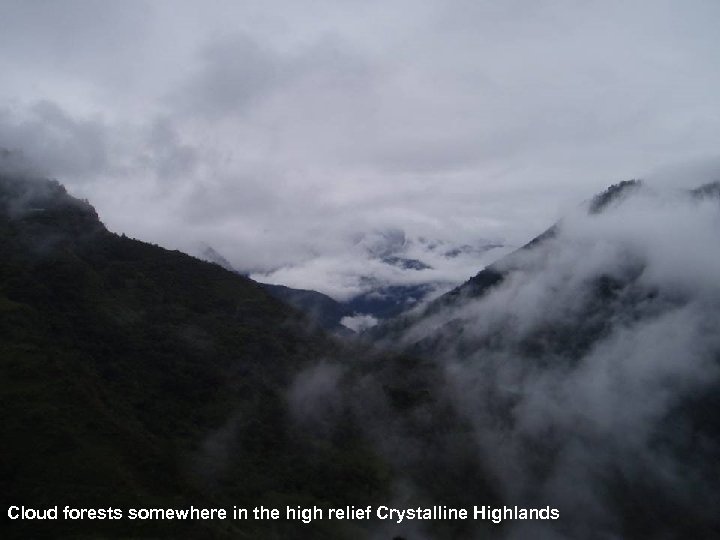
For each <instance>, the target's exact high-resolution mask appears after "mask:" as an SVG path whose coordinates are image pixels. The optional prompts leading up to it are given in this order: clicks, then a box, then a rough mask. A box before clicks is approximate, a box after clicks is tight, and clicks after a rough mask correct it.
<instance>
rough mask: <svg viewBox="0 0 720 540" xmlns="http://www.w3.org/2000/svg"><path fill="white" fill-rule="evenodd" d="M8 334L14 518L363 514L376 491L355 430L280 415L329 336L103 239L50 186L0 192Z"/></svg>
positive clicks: (214, 276)
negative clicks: (322, 510)
mask: <svg viewBox="0 0 720 540" xmlns="http://www.w3.org/2000/svg"><path fill="white" fill-rule="evenodd" d="M0 328H1V331H0V359H1V361H0V395H1V396H2V403H3V407H2V409H1V412H0V425H2V428H0V430H1V431H2V435H1V438H2V440H3V444H2V446H1V447H0V452H1V456H0V478H2V485H3V489H2V499H3V502H4V503H6V504H7V505H9V504H26V505H28V506H32V507H36V508H37V507H43V506H50V505H53V504H59V503H62V504H70V505H77V506H83V505H85V506H89V507H92V506H94V504H97V502H98V501H101V502H102V504H103V505H113V504H114V505H135V507H138V506H143V505H145V506H152V505H171V504H176V505H182V504H186V505H188V504H196V505H198V504H202V503H205V504H208V505H210V504H211V503H215V504H218V505H222V504H226V505H227V504H235V505H239V506H242V505H253V504H258V503H260V502H262V504H265V505H272V504H273V503H278V504H279V503H280V502H286V501H291V502H292V503H294V504H303V503H304V504H307V505H312V504H314V503H318V504H322V503H323V502H327V501H330V500H331V501H333V503H339V502H341V501H343V500H348V501H352V503H353V504H360V503H361V502H362V501H367V500H369V498H370V497H376V496H377V495H378V494H380V493H382V492H383V490H384V489H385V480H384V478H385V472H384V468H383V466H382V464H381V463H380V462H379V460H378V459H377V458H376V457H375V455H374V453H373V452H371V451H369V450H366V449H364V448H366V445H364V444H363V443H362V442H361V441H360V440H359V438H358V437H359V436H358V433H357V432H356V431H354V428H353V427H352V425H350V424H347V425H346V426H345V429H344V430H343V432H342V433H341V434H340V433H333V434H332V437H334V438H333V439H332V440H328V439H327V438H325V437H317V436H314V435H313V436H310V435H308V434H304V433H303V432H302V431H299V430H298V429H297V428H295V427H293V426H294V424H293V422H292V421H291V420H290V418H289V417H288V413H287V410H286V406H285V401H286V397H285V394H286V389H287V387H288V386H289V384H290V382H291V381H292V380H293V377H294V376H295V374H297V373H298V372H299V371H300V370H302V369H303V368H305V367H307V366H308V365H310V364H311V363H314V362H317V361H318V360H319V359H321V358H324V357H327V356H332V355H333V354H335V352H337V351H338V346H337V345H336V344H335V343H334V342H333V341H331V340H329V338H327V337H325V336H324V335H322V334H320V333H317V332H316V331H313V330H311V325H310V324H308V322H307V321H306V320H305V319H304V318H303V317H302V316H301V315H300V314H299V313H298V312H296V311H294V310H293V309H291V308H289V307H287V306H286V305H285V304H282V303H281V302H279V301H277V300H275V299H274V298H272V297H271V296H269V295H268V294H267V293H266V292H265V291H264V290H263V289H262V288H261V287H260V286H258V285H257V284H256V283H254V282H252V281H251V280H249V279H246V278H244V277H242V276H238V275H237V274H235V273H232V272H229V271H227V270H225V269H223V268H220V267H219V266H217V265H214V264H209V263H205V262H202V261H199V260H197V259H194V258H192V257H189V256H187V255H184V254H182V253H180V252H175V251H168V250H165V249H162V248H160V247H157V246H154V245H150V244H146V243H143V242H140V241H137V240H133V239H130V238H126V237H124V236H119V235H116V234H113V233H110V232H108V231H107V230H106V229H105V227H104V226H103V225H102V223H101V222H100V221H99V220H98V217H97V215H96V213H95V211H94V209H93V208H92V207H91V206H90V205H89V204H88V203H87V202H84V201H80V200H77V199H74V198H72V197H71V196H69V195H68V194H67V193H66V192H65V190H64V188H62V187H61V186H60V185H59V184H57V183H55V182H50V181H46V180H26V179H17V178H8V177H4V178H1V179H0ZM285 526H287V525H285V524H277V525H275V528H276V529H277V531H276V532H277V533H278V534H279V533H280V531H282V528H283V527H285ZM116 527H117V526H116ZM164 527H165V528H163V529H162V534H163V535H169V536H173V535H175V536H177V535H181V536H186V535H188V534H190V535H195V536H198V537H199V536H202V537H207V538H209V537H213V536H218V537H222V536H224V535H230V536H232V537H237V536H236V535H237V534H239V533H241V532H243V531H245V534H250V533H251V532H252V529H250V530H248V529H247V526H246V525H242V526H238V525H237V524H236V525H234V526H233V527H231V529H229V530H226V529H227V525H223V528H220V527H219V526H218V527H216V526H215V525H213V524H212V523H211V524H210V525H205V526H201V529H203V531H200V532H199V531H195V532H194V533H193V532H192V530H188V529H187V528H186V527H187V525H185V526H184V527H183V528H181V529H179V528H178V529H174V528H173V527H177V526H173V525H172V524H170V525H167V524H165V525H164ZM207 527H209V528H210V530H204V529H205V528H207ZM150 528H151V529H152V527H150ZM320 529H322V525H321V526H320ZM92 530H93V531H94V532H95V533H99V532H100V531H103V530H104V532H105V533H107V534H109V535H111V536H112V535H114V534H119V532H118V531H116V530H115V529H113V525H112V524H111V523H107V522H106V523H98V524H96V525H95V527H94V528H93V529H92ZM143 530H144V529H143ZM333 530H334V532H333V533H332V534H331V533H327V534H331V537H334V536H332V535H335V534H340V532H339V531H338V530H337V528H335V529H333ZM32 531H33V532H32V534H33V536H35V537H37V535H38V529H32ZM173 531H174V532H173ZM179 531H182V534H180V532H179ZM306 531H307V534H309V535H311V536H312V537H318V536H313V534H314V535H319V534H321V532H322V531H321V530H320V531H319V530H316V529H312V528H307V529H306ZM136 532H138V531H136ZM14 533H15V534H16V535H17V536H18V537H26V535H25V536H24V535H23V532H22V531H21V530H19V529H17V528H16V529H14ZM45 533H46V534H48V535H49V536H52V537H56V536H57V535H58V534H59V533H60V531H59V530H58V529H57V528H54V529H52V532H51V531H50V529H49V528H48V529H45ZM68 534H71V533H70V532H69V533H68ZM123 534H129V532H128V531H127V530H125V531H124V532H123Z"/></svg>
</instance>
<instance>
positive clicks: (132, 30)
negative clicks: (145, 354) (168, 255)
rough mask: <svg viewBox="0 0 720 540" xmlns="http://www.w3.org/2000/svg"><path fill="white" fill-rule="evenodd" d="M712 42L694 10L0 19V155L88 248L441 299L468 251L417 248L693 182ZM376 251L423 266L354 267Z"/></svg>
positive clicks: (462, 3) (391, 5)
mask: <svg viewBox="0 0 720 540" xmlns="http://www.w3.org/2000/svg"><path fill="white" fill-rule="evenodd" d="M719 27H720V2H718V1H716V0H676V1H671V0H652V1H631V0H622V1H614V0H603V1H591V0H588V1H585V2H577V1H570V0H567V1H565V0H548V1H538V0H502V1H483V0H437V1H436V0H412V1H409V0H407V1H406V0H397V1H393V0H384V1H374V0H362V1H360V0H357V1H355V0H352V1H351V0H348V1H342V0H332V1H330V0H315V1H310V0H308V1H297V0H295V1H289V0H286V1H269V0H264V1H257V2H256V1H237V0H232V1H219V0H216V1H212V0H204V1H202V2H201V1H179V0H172V1H171V0H167V1H162V0H156V1H134V0H124V1H122V2H110V1H104V2H101V1H94V0H84V1H81V0H62V1H61V0H56V1H51V0H44V1H43V0H34V1H25V0H17V1H14V0H0V73H2V81H3V82H2V84H1V85H0V147H4V148H7V149H11V150H16V151H20V152H22V154H23V155H24V159H25V160H26V161H27V162H28V163H30V164H32V166H33V167H34V168H35V169H36V170H39V171H40V172H42V173H44V174H47V175H50V176H52V177H55V178H57V179H59V180H60V181H62V182H63V183H65V184H66V185H67V186H68V188H69V189H70V191H71V192H72V193H74V194H76V195H78V196H82V197H87V198H89V199H90V200H91V202H92V203H93V204H94V205H95V207H96V208H97V209H98V212H99V213H100V215H101V218H102V219H103V221H104V222H105V223H106V224H107V225H108V227H109V228H110V229H111V230H114V231H117V232H124V233H126V234H128V235H130V236H135V237H137V238H140V239H143V240H148V241H152V242H156V243H159V244H161V245H164V246H167V247H172V248H181V249H184V250H187V251H193V250H195V249H197V246H198V245H199V244H200V243H201V242H205V243H207V244H210V245H212V246H213V247H215V249H217V250H218V251H219V252H221V253H222V254H223V255H224V256H225V257H226V258H227V259H229V260H230V262H231V263H233V264H234V265H235V266H236V267H238V268H241V269H243V270H253V271H256V272H264V273H266V276H265V277H266V279H269V280H274V281H279V282H284V283H287V284H290V285H293V286H305V287H313V288H317V289H320V290H324V291H325V292H330V293H333V294H335V295H336V296H338V297H340V296H348V295H350V294H352V293H354V292H358V291H359V290H361V289H362V287H363V285H362V283H363V281H362V280H361V279H360V277H361V276H362V275H375V276H377V275H379V276H380V278H381V279H382V280H385V281H387V282H408V281H413V280H415V281H422V280H426V279H436V280H446V281H452V280H457V281H461V280H464V279H466V278H467V277H469V276H470V275H473V274H474V273H476V272H477V270H479V267H478V266H479V265H481V264H484V263H485V262H489V261H487V260H486V259H487V257H488V255H487V253H482V252H481V250H475V251H471V252H470V253H469V254H467V255H463V256H460V257H455V258H446V257H445V258H443V257H440V256H438V255H437V253H434V252H432V250H428V249H426V248H425V247H423V246H426V245H432V243H433V242H445V244H442V245H447V246H450V245H463V244H467V245H470V246H478V245H480V244H482V243H483V242H486V241H488V240H489V241H496V242H498V241H499V242H503V243H505V244H508V245H517V244H521V243H524V242H525V241H527V240H528V239H529V238H531V237H532V236H534V235H536V234H537V233H539V232H541V231H542V230H543V229H544V228H546V227H547V226H548V225H550V224H551V223H552V222H553V221H554V220H555V219H556V218H557V217H558V216H559V215H560V214H562V213H564V212H565V211H566V210H567V209H568V208H571V207H572V206H574V205H576V204H578V203H579V202H580V201H582V200H583V199H586V198H588V197H590V196H592V195H593V194H594V193H595V192H597V191H599V190H601V189H603V188H604V187H606V186H607V185H609V184H611V183H614V182H617V181H620V180H623V179H628V178H633V177H646V178H648V177H649V178H651V179H652V178H653V177H657V178H658V179H659V180H658V181H660V180H662V181H664V182H666V183H671V184H673V183H674V184H676V185H678V186H683V185H687V184H691V183H697V181H699V179H698V178H696V176H699V177H700V180H713V179H716V178H713V177H708V178H704V177H705V176H708V175H709V176H712V174H713V171H714V163H715V162H716V160H717V158H718V156H719V155H720V91H718V90H719V89H720V38H718V36H719V35H720V33H718V28H719ZM687 170H692V171H696V173H694V174H686V173H685V172H683V171H687ZM663 171H665V172H664V174H660V173H663ZM667 171H673V172H672V173H667ZM677 171H680V172H677ZM697 171H702V173H703V174H697ZM387 231H393V234H395V233H397V232H398V231H403V232H404V234H405V237H406V239H407V245H406V247H405V248H403V249H404V250H405V252H406V253H405V254H406V255H408V256H413V257H418V258H421V259H423V260H426V262H429V264H430V265H431V266H432V267H433V268H432V269H429V270H427V271H424V272H425V273H423V272H419V271H417V270H411V271H405V272H398V271H397V269H395V270H393V269H391V268H390V269H389V268H386V267H387V266H388V265H384V266H381V265H378V264H377V263H376V262H373V261H372V253H373V249H375V248H374V247H373V246H375V244H376V243H377V239H378V238H379V239H381V240H382V239H383V238H385V237H386V233H387ZM420 237H423V238H425V239H426V240H429V243H426V244H422V243H420V242H419V241H418V239H419V238H420ZM376 251H377V249H375V252H376ZM368 254H370V255H368Z"/></svg>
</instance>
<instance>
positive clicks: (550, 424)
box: [376, 182, 720, 538]
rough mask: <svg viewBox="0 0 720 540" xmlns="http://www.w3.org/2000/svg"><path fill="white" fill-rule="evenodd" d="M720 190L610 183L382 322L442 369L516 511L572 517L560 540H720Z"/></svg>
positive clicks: (389, 339)
mask: <svg viewBox="0 0 720 540" xmlns="http://www.w3.org/2000/svg"><path fill="white" fill-rule="evenodd" d="M718 193H719V191H718V184H717V183H713V184H707V185H705V186H702V187H700V188H697V189H694V190H691V191H673V192H664V191H660V190H655V189H652V188H650V187H648V186H644V185H643V184H641V183H639V182H626V183H622V184H619V185H616V186H612V187H610V188H609V189H608V190H607V191H605V192H604V193H601V194H599V195H598V196H597V197H595V198H594V199H592V200H591V201H590V202H589V203H588V204H586V205H583V207H581V208H578V209H577V210H576V212H574V213H573V214H571V215H568V216H566V217H565V218H564V219H563V220H561V221H560V222H559V223H557V224H556V225H555V226H553V227H552V228H550V229H548V230H547V231H546V232H545V233H543V234H542V235H540V236H538V237H537V238H535V239H534V240H533V241H531V242H529V243H528V244H527V245H526V246H524V247H523V248H521V249H519V250H517V251H516V252H514V253H512V254H510V255H508V256H507V257H505V258H503V259H501V260H499V261H497V262H496V263H493V264H492V265H490V266H489V267H487V268H485V269H483V270H482V271H481V272H479V273H478V274H477V275H476V276H475V277H473V278H472V279H471V280H469V281H468V282H467V283H465V284H464V285H462V286H460V287H459V288H457V289H456V290H454V291H452V292H451V293H448V294H447V295H445V296H443V297H441V298H439V299H438V300H437V301H435V302H434V303H433V304H431V305H430V306H428V308H427V309H426V310H425V311H423V312H421V313H416V314H413V315H412V316H407V317H404V318H402V319H400V320H398V321H395V322H394V323H393V324H391V325H388V326H386V327H384V328H381V329H379V330H378V331H376V335H377V336H380V338H381V339H382V340H383V341H384V342H386V343H388V344H389V345H391V346H392V348H393V349H395V350H403V351H404V352H406V353H412V354H415V355H419V356H421V357H426V358H433V359H434V360H435V361H436V362H438V363H439V364H441V365H443V366H445V373H446V376H447V378H448V379H447V380H448V387H449V391H450V392H451V393H452V394H453V395H454V396H456V399H455V401H454V403H455V406H456V407H457V410H458V411H460V413H461V414H463V415H464V417H465V418H467V419H468V420H469V421H470V422H471V423H472V425H473V426H474V429H475V433H476V435H477V441H478V451H479V453H480V454H482V455H483V461H484V463H485V464H486V466H488V467H489V468H490V469H491V470H492V471H493V473H494V475H495V478H496V479H497V481H498V483H499V485H500V486H502V488H501V492H502V497H503V498H504V500H505V501H506V504H511V503H510V501H512V504H520V505H526V506H534V505H542V504H548V503H549V504H551V505H555V506H556V507H558V508H560V511H561V513H562V515H563V516H565V518H564V520H563V523H562V525H558V526H557V527H551V529H552V531H547V532H548V534H550V536H549V537H550V538H556V537H560V538H609V537H617V538H691V537H692V538H716V537H717V536H718V534H720V520H719V519H718V516H717V513H716V512H714V511H713V510H711V508H717V504H718V503H720V469H718V467H717V458H718V455H720V423H718V421H717V407H718V405H719V404H720V401H719V400H720V341H719V339H718V336H719V335H720V334H719V333H718V329H720V281H718V276H720V250H719V249H718V244H717V238H718V236H717V232H718V229H717V224H718V223H719V222H720V200H719V199H718V196H717V195H718ZM514 530H516V531H519V532H518V534H520V537H529V536H523V535H524V534H530V533H529V529H523V527H522V526H521V525H518V526H517V527H514ZM522 531H524V533H523V532H522ZM536 533H537V531H536V530H533V532H532V537H535V534H536Z"/></svg>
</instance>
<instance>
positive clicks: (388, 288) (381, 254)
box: [198, 231, 502, 334]
mask: <svg viewBox="0 0 720 540" xmlns="http://www.w3.org/2000/svg"><path fill="white" fill-rule="evenodd" d="M408 242H409V241H408V240H407V239H406V238H405V235H404V233H402V232H401V231H388V232H386V233H384V234H382V235H380V236H379V238H375V239H374V241H373V243H372V244H371V245H370V246H369V247H368V252H369V255H370V257H372V258H376V259H377V260H379V261H381V262H383V263H384V264H387V265H389V266H394V267H397V268H400V269H402V270H416V271H421V270H427V269H430V268H431V267H430V266H429V265H428V264H426V263H425V262H423V261H421V260H419V259H414V258H407V257H403V256H400V255H398V253H402V252H403V251H404V248H405V247H406V245H407V243H408ZM419 242H420V243H423V244H427V248H428V249H429V250H441V251H442V256H444V257H447V258H454V257H457V256H458V255H460V254H461V253H482V252H485V251H489V250H492V249H495V248H498V247H502V245H501V244H499V243H492V242H487V243H485V244H482V245H478V246H474V247H473V246H470V245H467V244H463V245H455V246H454V247H449V246H448V245H447V243H443V242H435V243H431V242H429V241H427V240H426V239H420V240H419ZM198 256H199V257H200V258H202V259H204V260H206V261H209V262H213V263H216V264H218V265H220V266H222V267H223V268H226V269H228V270H231V271H234V272H238V273H241V274H243V275H245V276H248V275H249V273H247V272H242V271H241V270H237V269H235V268H234V267H233V265H232V264H231V263H230V262H229V261H228V260H227V259H226V258H225V257H224V256H223V255H222V254H220V253H219V252H218V251H217V250H216V249H214V248H213V247H212V246H210V245H208V244H204V245H202V246H201V248H200V249H199V250H198ZM363 281H364V283H365V284H366V285H365V287H364V288H365V289H366V290H365V292H362V293H360V294H356V295H354V296H352V297H351V298H350V299H348V300H342V301H340V300H335V299H333V298H332V297H330V296H328V295H326V294H323V293H320V292H318V291H314V290H308V289H297V288H292V287H288V286H285V285H279V284H272V283H262V282H258V283H260V285H261V286H262V287H264V288H265V289H266V290H267V291H268V292H269V293H270V294H272V295H273V296H275V297H276V298H278V299H280V300H282V301H283V302H286V303H288V304H290V305H291V306H293V307H295V308H296V309H298V310H300V311H302V312H303V313H305V314H306V315H307V316H308V317H309V318H310V319H311V320H313V321H314V322H315V323H316V324H318V325H319V326H320V327H322V328H324V329H325V330H328V331H330V332H333V333H339V334H346V333H347V332H348V330H351V331H356V332H360V331H362V330H365V329H367V328H368V327H372V326H373V325H375V324H376V323H378V322H381V321H384V320H389V319H392V318H394V317H397V316H398V315H400V314H401V313H404V312H406V311H408V310H410V309H413V308H415V307H417V306H418V305H421V304H422V303H423V302H424V301H427V300H428V299H429V298H431V297H432V296H433V295H435V294H436V293H437V291H438V289H441V290H447V289H448V288H449V287H450V286H451V285H449V284H448V283H438V282H434V281H430V282H427V283H419V284H406V285H404V284H395V285H393V284H387V283H383V282H382V280H379V279H377V278H375V277H373V276H366V277H364V278H363Z"/></svg>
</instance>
